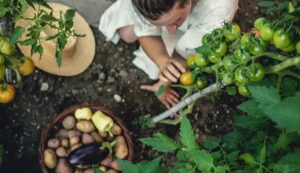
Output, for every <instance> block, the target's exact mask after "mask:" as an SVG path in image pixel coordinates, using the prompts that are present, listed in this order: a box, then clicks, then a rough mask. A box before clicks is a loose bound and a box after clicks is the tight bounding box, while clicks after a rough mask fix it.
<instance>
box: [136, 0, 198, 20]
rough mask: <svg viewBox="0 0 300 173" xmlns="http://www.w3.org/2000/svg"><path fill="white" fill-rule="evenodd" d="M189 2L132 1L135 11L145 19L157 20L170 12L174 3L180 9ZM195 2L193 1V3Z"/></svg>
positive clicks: (164, 0) (176, 0)
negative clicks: (177, 4) (177, 3)
mask: <svg viewBox="0 0 300 173" xmlns="http://www.w3.org/2000/svg"><path fill="white" fill-rule="evenodd" d="M188 1H189V0H132V4H133V5H134V7H135V9H136V10H137V11H138V12H139V13H140V14H141V15H143V16H144V17H145V18H146V19H150V20H157V19H159V18H160V17H161V16H162V15H163V14H165V13H167V12H168V11H169V10H171V9H172V8H173V6H174V4H175V3H176V2H179V6H180V7H181V8H182V7H184V5H185V4H186V3H187V2H188ZM194 1H195V0H193V2H194Z"/></svg>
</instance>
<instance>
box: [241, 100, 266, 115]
mask: <svg viewBox="0 0 300 173" xmlns="http://www.w3.org/2000/svg"><path fill="white" fill-rule="evenodd" d="M238 108H239V109H240V110H242V111H244V112H246V113H248V114H249V115H251V116H254V117H261V116H265V114H264V112H263V111H262V110H261V108H260V107H259V104H258V103H257V102H256V101H255V100H249V101H246V102H243V103H242V104H240V105H238Z"/></svg>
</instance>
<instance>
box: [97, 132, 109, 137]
mask: <svg viewBox="0 0 300 173" xmlns="http://www.w3.org/2000/svg"><path fill="white" fill-rule="evenodd" d="M99 135H100V136H101V137H102V138H106V137H107V136H108V133H107V132H99Z"/></svg>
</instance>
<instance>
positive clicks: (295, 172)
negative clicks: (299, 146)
mask: <svg viewBox="0 0 300 173" xmlns="http://www.w3.org/2000/svg"><path fill="white" fill-rule="evenodd" d="M299 160H300V151H299V150H298V151H296V152H293V153H289V154H287V155H286V156H284V157H283V158H282V159H281V160H279V162H277V163H276V165H275V166H274V168H275V170H276V172H278V173H299V172H300V164H299Z"/></svg>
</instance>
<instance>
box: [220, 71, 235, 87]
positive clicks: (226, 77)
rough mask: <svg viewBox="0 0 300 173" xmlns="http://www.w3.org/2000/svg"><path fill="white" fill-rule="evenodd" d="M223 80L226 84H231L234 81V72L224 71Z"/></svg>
mask: <svg viewBox="0 0 300 173" xmlns="http://www.w3.org/2000/svg"><path fill="white" fill-rule="evenodd" d="M222 81H223V83H224V84H225V85H230V84H232V83H233V82H234V74H233V73H230V72H228V73H224V74H223V75H222Z"/></svg>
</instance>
